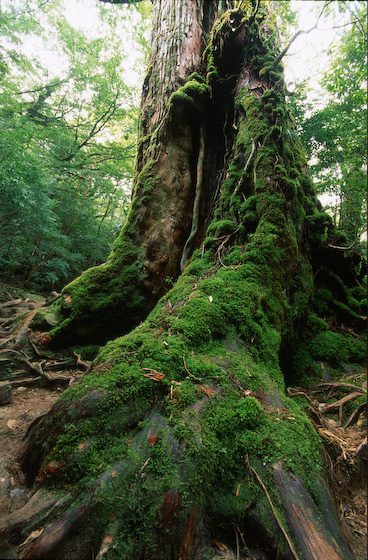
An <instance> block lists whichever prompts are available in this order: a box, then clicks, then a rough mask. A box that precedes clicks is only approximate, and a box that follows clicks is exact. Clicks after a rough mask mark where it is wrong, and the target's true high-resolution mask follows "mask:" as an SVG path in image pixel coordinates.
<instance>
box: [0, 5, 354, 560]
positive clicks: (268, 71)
mask: <svg viewBox="0 0 368 560" xmlns="http://www.w3.org/2000/svg"><path fill="white" fill-rule="evenodd" d="M223 4H224V3H223V2H219V3H218V2H204V1H202V0H196V1H194V0H189V1H188V2H178V1H177V0H160V1H158V2H156V3H155V16H154V40H153V51H152V61H151V64H150V67H149V70H148V74H147V78H146V81H145V84H144V89H143V97H142V108H141V129H140V137H139V150H138V158H137V166H136V176H135V183H134V193H133V200H132V206H131V210H130V214H129V217H128V221H127V224H126V225H125V226H124V229H123V231H122V233H121V235H120V237H119V239H118V240H117V241H116V243H115V246H114V250H113V253H112V255H111V256H110V258H109V260H108V262H107V263H106V264H105V265H103V266H101V267H96V268H95V269H91V270H89V271H87V272H86V273H84V274H83V275H82V277H81V278H79V279H77V280H75V281H74V282H73V283H72V284H70V285H69V286H67V287H66V288H65V290H64V292H63V295H64V302H63V305H62V309H61V310H62V313H63V314H64V321H63V322H62V323H61V324H60V325H59V326H58V328H57V329H56V330H54V331H51V333H50V336H51V340H53V341H54V342H55V343H65V342H68V341H71V340H75V339H79V340H82V341H88V342H90V341H91V340H98V339H101V338H103V337H109V336H111V333H117V332H120V334H121V333H123V332H126V331H129V330H130V329H132V327H133V326H134V325H136V324H137V323H138V322H139V321H142V320H143V319H144V321H143V322H142V323H141V324H139V325H138V326H137V327H136V328H134V329H133V330H130V332H128V333H127V334H125V336H122V337H121V338H117V339H116V340H113V341H111V342H109V343H108V344H107V345H106V346H105V347H104V348H103V349H102V350H101V351H100V354H99V356H98V359H97V362H96V364H95V365H94V367H93V369H92V371H91V373H90V374H89V375H87V376H86V377H85V378H84V380H83V383H82V384H81V385H80V386H77V387H73V388H70V389H68V390H67V391H66V392H65V393H64V394H63V396H62V398H61V399H60V400H59V401H58V402H57V403H56V404H55V405H54V407H53V408H52V410H51V411H50V412H49V414H47V415H46V416H45V417H44V418H42V419H41V420H40V421H39V422H37V423H36V424H35V425H34V426H32V427H31V428H30V430H29V433H28V436H27V439H26V441H25V443H24V446H23V449H22V452H21V455H20V461H21V465H22V468H23V470H24V472H25V474H26V476H27V478H28V483H29V484H34V483H35V482H37V484H38V485H41V486H42V487H43V492H44V493H45V497H44V500H43V502H42V503H44V502H47V499H49V497H50V496H49V495H50V494H51V495H52V492H53V491H55V489H57V488H58V489H59V492H60V494H61V495H62V496H64V497H65V499H64V500H62V502H61V503H62V505H61V506H60V505H58V506H57V505H56V499H57V498H59V499H60V496H59V494H58V495H57V498H55V503H54V506H53V509H51V510H50V512H49V513H47V514H46V515H44V516H43V517H41V518H39V517H37V519H36V517H35V518H34V521H31V522H29V523H28V527H27V529H25V528H24V532H23V533H22V534H21V535H19V530H18V528H17V530H15V529H14V526H13V525H10V526H9V525H7V526H6V528H5V529H3V532H5V533H6V534H7V535H8V538H10V541H11V542H13V543H15V544H19V542H20V541H21V540H23V541H24V540H25V537H26V536H27V535H28V534H30V535H32V530H36V528H37V529H38V528H39V527H42V528H43V529H44V530H43V532H42V534H39V535H38V534H37V536H36V538H34V539H33V540H31V541H29V542H28V543H27V549H26V552H25V553H24V555H23V556H22V557H25V558H49V557H50V556H52V557H53V558H55V559H56V560H57V559H58V558H60V559H61V558H73V560H74V558H78V559H83V558H86V559H87V558H89V557H90V553H91V547H92V549H93V551H94V554H96V552H97V558H111V559H112V558H126V559H135V560H136V559H148V558H149V559H152V560H156V559H157V560H169V559H174V558H178V559H181V560H184V559H187V560H189V559H199V558H203V557H211V555H212V554H214V549H213V543H214V541H218V542H220V541H221V542H226V543H227V545H228V546H230V547H231V546H236V545H235V544H234V541H235V540H237V541H238V540H239V535H240V536H241V538H242V543H243V545H244V550H246V548H247V546H249V547H256V549H257V550H258V551H262V553H263V554H264V557H266V558H285V559H289V558H294V559H295V558H300V559H302V558H304V559H309V558H322V557H328V558H333V559H334V560H335V559H336V560H337V559H341V560H342V559H344V560H346V559H351V558H353V555H352V553H351V551H350V549H349V545H348V544H347V542H346V538H345V536H344V535H343V533H342V531H341V529H340V527H339V523H338V521H337V520H336V516H335V513H334V507H333V504H332V501H331V498H330V496H329V493H328V491H327V488H326V485H325V483H324V481H323V478H324V475H325V470H326V469H325V466H324V464H323V461H322V454H321V446H320V441H319V439H318V437H317V435H316V433H315V431H314V429H313V427H312V425H311V423H310V421H309V420H308V419H307V416H306V415H305V413H304V412H303V411H302V410H301V408H299V406H298V405H297V404H296V403H295V402H294V401H292V400H291V399H290V398H288V397H286V395H285V380H284V377H283V371H282V370H281V367H280V361H285V359H286V358H285V352H287V350H286V351H285V344H286V343H287V341H288V340H290V337H291V336H292V335H293V336H294V335H295V336H296V333H297V334H298V335H299V336H300V337H301V340H302V339H303V337H305V336H306V334H305V333H306V330H305V329H304V330H303V324H305V325H307V322H306V317H307V316H309V315H308V313H309V311H310V309H312V308H311V305H312V296H313V290H314V288H315V285H314V276H316V275H317V272H318V270H319V269H317V271H316V269H315V268H314V267H315V266H319V263H320V260H321V259H322V260H325V262H327V256H331V255H332V253H333V250H332V249H331V248H329V247H328V245H327V244H324V243H325V237H326V235H327V240H328V234H329V233H331V234H333V231H332V225H331V221H330V220H329V219H328V217H327V216H326V215H325V214H323V213H321V212H320V207H319V205H318V202H317V199H316V197H315V193H314V189H313V185H312V183H311V181H310V179H309V178H308V175H307V167H306V161H305V156H304V152H303V148H302V146H301V145H300V142H299V140H298V138H297V135H296V133H295V128H294V124H293V119H292V117H291V115H290V112H289V109H288V107H287V105H286V102H285V94H284V93H285V84H284V81H283V77H282V68H281V66H280V63H279V62H278V61H277V56H278V50H277V44H276V43H275V39H274V37H275V36H276V30H275V28H274V26H273V23H272V18H271V17H270V14H269V13H268V12H267V5H266V4H264V3H263V2H262V3H258V2H256V3H252V2H249V3H242V5H241V6H240V7H239V6H238V7H237V8H233V9H230V10H227V11H221V7H222V6H223ZM209 32H210V33H209ZM207 33H209V35H208V36H206V34H207ZM204 51H205V53H204ZM330 260H331V262H332V261H333V259H332V258H330ZM315 261H316V262H317V265H315ZM348 261H349V259H347V260H346V261H344V263H345V264H343V263H342V261H341V262H340V263H339V266H340V267H341V269H343V270H344V273H345V278H344V280H345V282H346V283H350V284H351V285H354V282H355V265H356V264H357V263H355V264H354V266H353V265H351V262H350V261H349V263H350V264H349V265H348V264H347V263H348ZM350 265H351V266H350ZM166 277H170V278H171V280H172V282H173V283H174V282H175V285H174V286H173V287H172V288H171V289H170V291H168V292H167V293H166V294H165V287H164V279H165V278H166ZM337 284H339V283H338V282H337ZM339 286H340V288H341V285H340V284H339ZM164 294H165V295H164ZM162 296H163V297H162ZM159 298H161V299H159ZM157 302H158V303H157ZM155 304H156V305H155ZM153 307H154V309H153ZM151 309H153V310H152V311H151V313H150V314H149V315H148V316H147V314H148V311H149V310H151ZM314 317H315V319H314V320H315V322H317V323H318V320H317V317H316V316H314ZM320 324H321V321H320V323H318V325H320ZM308 325H309V324H308ZM307 328H309V327H308V326H307ZM321 329H322V331H323V329H325V327H324V326H323V327H321ZM317 330H318V329H317ZM323 332H324V331H323ZM317 334H319V331H318V332H317ZM336 336H337V335H336ZM334 340H335V339H334ZM341 341H342V339H341ZM315 346H316V343H315ZM349 348H350V346H349ZM314 351H315V353H316V354H315V355H317V351H316V350H314ZM349 351H350V350H349ZM355 351H356V352H357V350H355ZM311 352H312V351H311ZM309 359H310V361H309V362H308V367H310V365H311V364H312V363H315V362H313V355H312V354H311V355H310V357H309ZM66 487H68V490H67V489H66ZM22 519H23V517H22ZM28 521H29V520H28ZM0 527H1V526H0ZM18 550H20V549H18Z"/></svg>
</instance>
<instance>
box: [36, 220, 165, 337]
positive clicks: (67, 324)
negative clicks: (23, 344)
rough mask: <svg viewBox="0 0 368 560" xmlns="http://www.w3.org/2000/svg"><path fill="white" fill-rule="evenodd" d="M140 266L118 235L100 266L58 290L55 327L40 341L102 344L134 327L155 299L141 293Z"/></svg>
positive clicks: (127, 243) (144, 285)
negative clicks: (109, 253) (58, 297)
mask: <svg viewBox="0 0 368 560" xmlns="http://www.w3.org/2000/svg"><path fill="white" fill-rule="evenodd" d="M141 261H142V259H141V257H140V255H139V248H137V247H136V246H135V245H134V243H133V242H131V241H130V240H129V237H128V236H127V235H126V234H125V232H124V230H123V232H122V234H121V235H120V237H119V238H118V239H117V241H116V242H115V246H114V249H113V252H112V254H111V255H110V257H109V259H108V261H107V262H106V263H105V264H103V265H100V266H96V267H93V268H90V269H88V270H87V271H85V272H83V274H82V275H81V276H79V277H78V278H76V279H75V280H74V281H73V282H71V283H70V284H68V285H67V286H66V287H65V288H64V289H63V292H62V299H61V301H60V302H58V303H57V304H56V311H57V315H58V317H59V322H58V324H57V326H56V327H55V328H53V329H52V330H51V331H50V333H48V334H47V335H45V336H44V338H43V340H42V342H43V343H44V344H48V345H54V346H67V345H73V344H76V343H77V342H78V343H79V342H80V343H88V344H91V343H94V342H96V343H103V342H106V340H108V339H109V338H112V337H113V336H116V335H117V334H122V333H124V332H127V331H129V330H130V329H131V328H133V327H134V326H135V325H137V324H138V323H139V321H141V320H142V319H143V318H144V317H145V316H146V315H147V313H148V312H149V311H150V310H151V309H152V307H153V306H154V304H155V302H156V301H157V299H158V296H155V295H153V294H152V291H150V290H149V289H148V288H147V285H148V279H147V277H146V276H147V275H146V273H145V271H144V269H143V266H142V262H141Z"/></svg>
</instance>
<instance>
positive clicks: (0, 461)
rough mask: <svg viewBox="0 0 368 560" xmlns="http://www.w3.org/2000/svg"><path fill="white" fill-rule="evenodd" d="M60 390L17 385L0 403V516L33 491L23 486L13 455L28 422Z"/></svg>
mask: <svg viewBox="0 0 368 560" xmlns="http://www.w3.org/2000/svg"><path fill="white" fill-rule="evenodd" d="M60 393H61V390H60V389H57V390H55V391H50V390H48V389H42V388H30V387H18V388H17V389H15V390H13V402H12V403H10V404H6V405H2V406H0V442H1V454H0V517H2V516H5V515H7V514H9V513H11V512H13V511H15V510H17V509H19V508H21V507H22V506H23V505H24V504H25V503H26V502H27V501H28V500H29V498H30V497H31V496H32V494H34V491H35V490H34V488H27V487H26V486H25V485H24V479H23V475H22V472H21V470H20V469H19V467H18V464H17V461H16V457H17V453H18V449H19V447H20V445H21V443H22V439H23V438H24V436H25V434H26V432H27V429H28V427H29V425H30V424H31V423H32V422H33V420H35V418H37V417H39V416H40V415H41V414H44V413H45V412H47V411H48V410H50V408H51V406H52V404H53V402H54V401H55V400H56V399H57V398H58V397H59V396H60Z"/></svg>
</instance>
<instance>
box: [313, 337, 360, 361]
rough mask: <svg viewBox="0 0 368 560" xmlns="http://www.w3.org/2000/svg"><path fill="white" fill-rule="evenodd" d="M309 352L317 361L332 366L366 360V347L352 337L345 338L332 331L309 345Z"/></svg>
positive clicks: (316, 338)
mask: <svg viewBox="0 0 368 560" xmlns="http://www.w3.org/2000/svg"><path fill="white" fill-rule="evenodd" d="M308 346H309V351H310V353H311V355H312V356H313V358H314V359H315V360H322V361H326V362H329V363H331V364H341V363H343V362H349V361H350V362H360V361H362V360H365V356H366V345H365V343H364V342H362V341H359V340H356V339H354V338H352V337H350V336H347V337H344V336H342V335H340V334H337V333H335V332H332V331H324V332H321V333H319V334H317V336H316V337H315V338H314V339H313V340H312V341H311V342H310V343H309V345H308Z"/></svg>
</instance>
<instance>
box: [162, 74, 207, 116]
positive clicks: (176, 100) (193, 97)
mask: <svg viewBox="0 0 368 560" xmlns="http://www.w3.org/2000/svg"><path fill="white" fill-rule="evenodd" d="M207 100H208V86H207V85H206V84H205V83H204V82H203V80H200V81H198V80H197V78H196V77H194V78H193V75H192V79H191V78H189V79H188V81H187V82H186V83H185V84H184V85H183V86H182V87H180V88H179V89H178V90H177V91H175V92H174V93H173V94H172V95H171V97H170V101H169V107H171V108H174V107H177V106H180V105H184V106H188V107H191V108H192V109H195V110H201V109H202V108H203V104H204V103H206V102H207Z"/></svg>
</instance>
